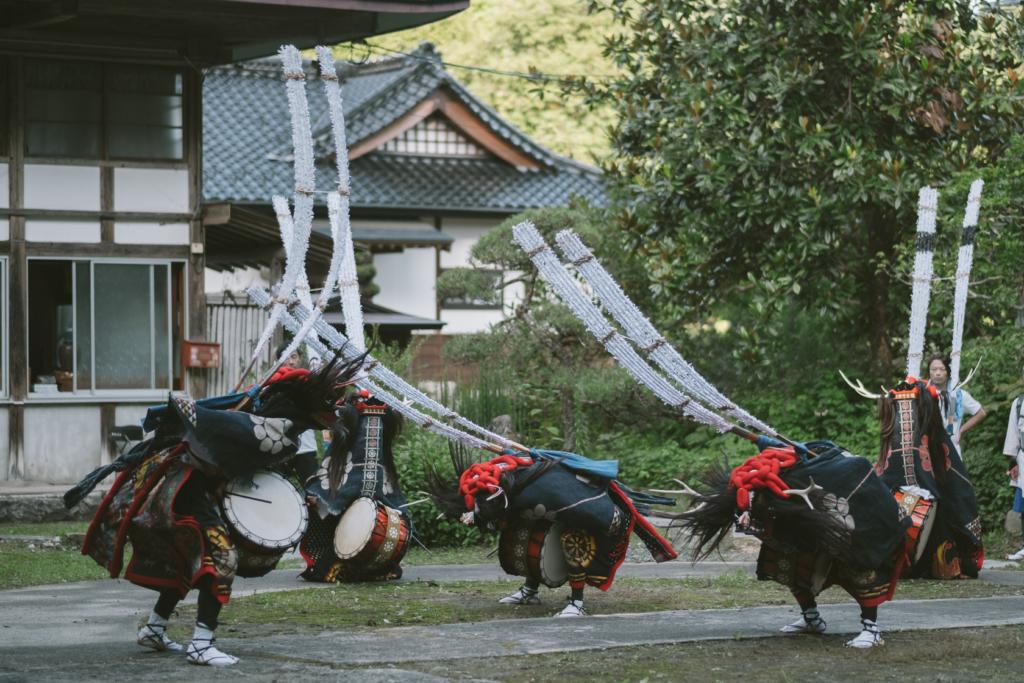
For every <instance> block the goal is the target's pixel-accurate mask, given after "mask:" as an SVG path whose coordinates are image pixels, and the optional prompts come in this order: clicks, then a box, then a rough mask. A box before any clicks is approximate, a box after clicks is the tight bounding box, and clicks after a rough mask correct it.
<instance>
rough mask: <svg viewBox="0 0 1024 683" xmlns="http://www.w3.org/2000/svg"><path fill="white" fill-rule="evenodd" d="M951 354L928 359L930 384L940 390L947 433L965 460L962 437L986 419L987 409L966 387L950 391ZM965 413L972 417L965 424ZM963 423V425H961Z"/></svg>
mask: <svg viewBox="0 0 1024 683" xmlns="http://www.w3.org/2000/svg"><path fill="white" fill-rule="evenodd" d="M949 363H950V359H949V356H945V355H941V354H936V355H934V356H931V357H930V358H929V359H928V377H929V379H930V382H929V384H931V385H932V386H933V387H935V388H936V389H938V391H939V407H940V408H941V410H942V422H943V424H944V425H945V426H946V433H947V434H949V436H950V438H951V439H952V440H953V443H954V444H955V445H956V451H957V454H958V455H959V456H960V459H961V460H963V457H964V454H963V448H962V447H961V446H960V439H961V438H962V437H963V435H964V434H966V433H967V432H968V431H969V430H971V429H973V428H974V427H975V425H977V424H978V423H979V422H981V421H982V420H984V419H985V409H984V408H982V407H981V404H980V403H978V401H977V400H976V399H975V398H974V397H973V396H971V395H970V394H969V393H967V390H966V389H957V390H956V391H955V392H953V393H952V394H950V392H949ZM965 415H969V416H970V419H968V420H967V423H966V424H963V419H964V416H965ZM961 425H962V426H961Z"/></svg>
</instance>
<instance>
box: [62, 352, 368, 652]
mask: <svg viewBox="0 0 1024 683" xmlns="http://www.w3.org/2000/svg"><path fill="white" fill-rule="evenodd" d="M361 361H362V359H360V360H359V361H358V362H356V363H349V364H345V363H343V362H341V361H340V360H339V359H335V360H334V361H332V362H331V363H328V364H326V365H324V366H322V367H321V368H319V369H317V370H316V371H314V372H312V373H311V372H309V371H308V370H294V369H291V368H286V369H282V370H280V371H278V372H277V373H276V374H275V375H274V376H273V377H272V378H271V379H270V380H269V381H268V382H267V383H266V384H265V386H264V388H263V390H262V391H261V392H260V394H259V396H258V397H257V399H256V401H255V402H254V403H253V404H252V406H251V407H250V408H249V409H248V412H241V411H229V410H223V409H220V410H218V409H216V406H214V407H207V406H209V405H211V404H210V403H209V402H207V403H206V406H204V405H203V403H200V402H196V401H192V400H190V399H184V398H178V397H174V396H172V397H171V399H170V401H169V402H168V405H167V406H162V407H161V408H160V409H152V410H150V412H149V415H148V416H147V420H146V425H145V426H146V428H147V431H149V430H155V436H154V437H153V438H152V439H150V440H148V441H145V442H143V443H142V444H139V446H137V447H136V448H135V449H133V451H132V452H131V453H128V454H125V455H124V456H121V457H120V458H118V460H116V461H115V462H114V463H111V464H110V465H107V466H105V467H100V468H98V469H97V470H95V471H94V472H93V473H92V474H90V475H89V476H88V477H87V478H86V479H85V480H83V481H82V482H81V483H80V484H79V485H78V486H76V487H75V488H74V489H72V490H71V491H69V492H68V493H67V494H65V497H64V498H65V504H66V505H67V506H68V507H69V508H70V507H73V506H74V505H75V504H76V503H77V502H79V501H80V500H81V499H82V498H84V497H85V496H86V495H88V493H89V492H90V491H91V490H92V489H93V488H94V487H95V486H96V484H97V483H98V482H99V481H100V480H102V479H103V478H104V477H106V476H108V475H109V474H111V473H113V472H120V473H121V474H120V475H119V476H118V478H117V480H116V481H115V482H114V485H113V486H112V487H111V489H110V493H108V494H107V496H106V498H104V500H103V502H102V503H101V504H100V507H99V509H98V510H97V511H96V514H95V516H94V518H93V521H92V524H91V525H90V527H89V532H88V534H87V535H86V539H85V543H84V544H83V546H82V553H83V554H85V555H89V556H90V557H92V558H93V559H94V560H95V561H96V563H97V564H99V565H100V566H101V567H104V568H106V569H107V570H109V571H110V576H111V578H118V577H119V576H120V574H121V570H122V567H123V565H124V562H123V559H124V545H125V542H126V541H128V540H130V541H131V544H132V558H131V561H130V562H129V564H128V568H127V570H126V571H125V578H126V579H128V580H129V581H130V582H132V583H134V584H136V585H139V586H143V587H145V588H149V589H152V590H155V591H158V592H159V593H160V598H159V600H157V603H156V606H155V607H154V608H153V612H152V614H151V615H150V617H149V621H148V623H147V624H146V625H145V626H144V627H143V628H142V630H141V631H140V632H139V635H138V643H139V645H142V646H143V647H148V648H152V649H154V650H160V651H172V652H177V651H181V649H182V647H181V645H179V644H177V643H175V642H173V641H171V640H170V639H169V638H168V637H167V636H166V634H165V629H166V624H167V620H168V619H169V618H170V616H171V613H172V611H173V610H174V608H175V606H176V605H177V604H178V602H179V601H180V600H181V599H182V598H183V597H185V595H186V594H187V593H188V592H189V590H191V589H193V588H195V589H196V590H198V591H199V613H198V618H197V620H196V629H195V634H194V635H193V638H192V642H191V643H190V644H189V646H188V651H187V656H188V661H189V662H190V663H192V664H202V665H208V666H230V665H232V664H236V663H237V662H238V659H237V658H235V657H232V656H231V655H228V654H225V653H223V652H221V651H220V650H218V649H217V648H215V647H213V645H212V642H213V632H214V630H215V629H216V628H217V618H218V615H219V613H220V610H221V607H222V606H223V605H224V604H226V603H227V602H228V600H229V598H230V596H231V585H232V583H233V581H234V578H235V576H236V575H238V576H243V577H245V576H262V575H264V574H266V573H267V572H269V571H270V570H271V569H273V568H274V566H276V564H277V561H278V560H279V559H280V558H281V556H282V555H283V552H284V550H283V549H273V548H271V549H267V548H264V547H260V544H259V543H258V542H257V543H253V540H252V538H251V537H250V536H246V535H245V533H244V529H245V527H244V514H243V513H244V510H242V509H240V507H243V506H241V505H239V503H242V504H248V505H250V506H251V507H254V508H257V509H256V510H254V511H255V512H256V513H257V514H256V517H257V518H265V517H266V513H265V511H264V510H262V509H258V508H262V506H264V505H267V504H269V505H273V506H274V508H273V510H274V512H273V514H272V515H271V517H274V525H275V526H276V525H278V524H282V523H284V521H285V518H286V517H288V516H289V515H291V514H292V513H295V514H294V515H292V516H294V517H296V518H298V519H299V523H298V524H297V525H295V526H296V527H297V528H295V529H293V530H291V531H292V535H291V536H290V537H289V538H287V539H285V540H284V542H285V543H290V544H291V545H294V544H295V543H297V542H298V540H299V537H300V536H301V534H302V533H303V532H304V531H305V524H304V521H305V514H304V507H303V506H302V496H301V494H300V493H299V492H298V491H296V490H295V489H294V486H291V484H288V483H287V482H286V481H285V480H284V479H283V478H280V477H279V475H272V474H269V473H267V472H266V470H267V469H269V468H272V467H273V466H275V465H277V464H279V463H282V462H285V461H287V460H289V459H290V458H292V457H293V456H294V455H295V453H296V450H297V449H298V444H299V434H301V433H302V432H303V431H305V430H307V429H320V428H322V427H324V426H326V427H329V428H331V429H332V430H333V431H334V432H335V433H342V431H343V429H344V427H343V426H342V425H341V424H340V420H339V419H338V417H337V416H336V415H335V413H334V410H335V403H336V402H337V401H339V400H340V399H341V397H342V395H343V394H344V391H345V387H346V385H347V384H348V383H350V382H351V381H352V380H353V377H354V375H355V374H356V372H357V370H358V367H359V365H360V364H361ZM229 398H231V399H233V400H232V402H233V403H234V402H237V400H238V396H231V397H229ZM216 400H217V399H215V400H214V401H216ZM221 407H223V406H221ZM275 477H277V479H275ZM257 478H258V479H259V486H258V488H256V487H253V486H252V483H253V481H254V479H257ZM275 487H277V488H275ZM288 487H290V491H289V488H288ZM242 490H246V493H244V494H243V493H241V491H242ZM275 490H277V491H280V492H281V494H282V495H281V496H279V497H272V495H271V494H273V493H274V492H275ZM236 498H237V499H238V501H237V502H236V500H235V499H236ZM229 502H230V503H231V505H229ZM296 506H297V507H296ZM261 513H262V514H261ZM236 515H237V517H238V518H236ZM239 518H242V520H241V522H240V520H239Z"/></svg>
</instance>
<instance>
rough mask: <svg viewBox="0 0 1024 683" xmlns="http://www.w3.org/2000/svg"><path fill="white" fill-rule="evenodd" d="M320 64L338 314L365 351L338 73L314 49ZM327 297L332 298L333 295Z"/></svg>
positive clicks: (325, 52)
mask: <svg viewBox="0 0 1024 683" xmlns="http://www.w3.org/2000/svg"><path fill="white" fill-rule="evenodd" d="M316 57H317V59H318V60H319V62H320V78H321V79H322V80H323V83H324V93H325V94H326V96H327V109H328V111H329V112H330V115H331V135H332V137H333V140H334V151H335V159H336V160H337V164H338V192H337V194H332V195H330V196H329V197H328V203H329V204H330V203H332V202H333V205H332V206H331V213H330V216H331V233H332V234H333V235H334V239H335V242H336V243H337V241H338V240H340V241H341V243H342V245H343V250H342V252H341V261H340V263H339V267H340V274H339V275H338V276H337V277H338V280H335V281H337V282H338V285H339V287H340V289H341V310H342V312H343V313H344V315H345V331H346V332H347V333H348V337H349V339H350V340H351V342H352V343H353V344H355V345H356V347H357V348H359V350H360V351H365V350H366V341H365V339H364V335H363V306H362V301H360V298H359V279H358V277H357V275H356V260H355V250H354V246H353V244H352V226H351V223H350V221H349V192H350V180H349V172H348V144H347V143H346V138H345V113H344V109H343V108H342V103H341V88H340V86H339V83H338V70H337V68H336V67H335V66H334V55H333V54H332V53H331V49H330V48H328V47H324V46H323V45H321V46H320V47H318V48H317V49H316ZM339 280H340V281H339ZM329 294H333V291H332V292H330V293H329Z"/></svg>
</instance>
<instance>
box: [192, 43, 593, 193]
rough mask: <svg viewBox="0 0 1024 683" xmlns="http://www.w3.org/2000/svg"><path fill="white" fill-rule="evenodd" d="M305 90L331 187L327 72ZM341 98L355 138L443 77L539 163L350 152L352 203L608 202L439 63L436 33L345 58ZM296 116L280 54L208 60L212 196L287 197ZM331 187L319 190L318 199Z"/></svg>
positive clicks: (585, 169)
mask: <svg viewBox="0 0 1024 683" xmlns="http://www.w3.org/2000/svg"><path fill="white" fill-rule="evenodd" d="M307 72H308V74H309V76H310V78H309V80H307V82H306V93H307V97H308V99H309V104H310V118H311V120H312V124H313V134H314V138H315V142H316V155H317V187H318V188H323V189H325V190H326V189H328V188H332V187H334V185H335V183H336V181H337V180H336V179H337V170H336V167H335V166H334V164H333V163H332V162H331V161H330V158H331V157H332V156H333V153H334V148H333V141H332V139H331V129H330V122H329V120H328V118H327V106H326V101H325V97H324V93H323V88H322V87H321V86H320V82H319V79H314V78H312V76H313V75H314V73H313V67H312V65H308V66H307ZM339 77H341V78H342V80H343V84H344V85H343V90H342V97H343V102H344V108H345V118H346V126H347V131H346V137H347V139H348V144H349V145H352V144H354V143H355V142H358V141H360V140H363V139H365V138H366V137H368V136H370V135H372V134H374V133H376V132H377V131H379V130H381V129H382V128H384V127H385V126H387V125H389V124H391V123H392V122H394V121H395V120H396V119H398V118H400V117H401V116H403V115H404V114H406V113H407V112H408V111H409V110H410V109H412V108H413V107H415V106H416V105H417V104H419V103H420V102H422V101H423V100H424V99H426V98H427V97H428V96H429V95H430V94H431V93H433V92H434V91H436V90H437V89H438V88H439V87H442V86H445V87H446V89H447V90H448V92H449V93H450V94H453V95H454V96H455V97H456V98H457V99H458V100H460V101H461V102H462V103H463V104H465V105H466V106H467V107H468V108H469V109H471V110H472V111H473V112H474V113H475V114H476V115H477V116H479V117H480V118H481V119H482V120H483V121H484V122H485V123H486V124H487V125H488V126H489V127H490V128H491V130H492V131H493V132H494V133H495V134H496V135H498V136H499V137H501V138H502V139H503V140H504V141H505V142H507V143H508V144H510V145H512V146H513V147H515V148H516V149H517V150H518V151H520V152H521V153H523V154H525V155H526V156H528V157H530V158H532V159H534V160H535V161H536V162H537V163H538V164H539V166H540V167H539V168H537V169H529V170H520V169H517V168H515V167H514V166H512V165H510V164H509V163H507V162H505V161H502V160H500V159H498V158H497V157H486V158H479V157H478V158H459V157H440V156H426V155H423V156H420V155H411V154H393V153H385V152H379V151H373V152H369V153H367V154H364V155H363V156H361V157H359V158H357V159H355V160H354V161H352V163H351V174H352V206H353V208H355V209H359V208H396V209H428V208H429V209H441V210H476V211H494V212H508V213H514V212H517V211H520V210H522V209H526V208H531V207H537V206H553V205H564V204H565V203H566V202H567V201H568V200H569V199H570V197H572V196H573V195H574V194H577V195H581V196H583V197H586V198H587V199H589V200H590V201H591V202H593V203H603V202H604V192H603V183H602V180H601V177H600V173H599V172H598V171H597V169H594V168H592V167H589V166H586V165H584V164H580V163H578V162H575V161H572V160H571V159H567V158H565V157H561V156H558V155H557V154H555V153H553V152H551V151H550V150H548V149H547V148H545V147H544V146H542V145H540V144H538V143H537V142H535V141H533V140H531V139H530V138H529V137H528V136H526V135H525V134H523V133H522V132H521V131H519V130H518V129H517V128H515V126H513V125H511V124H510V123H508V122H507V121H505V120H503V119H502V118H501V117H500V116H499V115H498V113H497V112H495V111H494V110H493V109H491V108H490V107H488V106H487V105H486V104H484V103H483V102H481V101H480V100H479V99H478V98H476V97H475V96H473V95H472V93H470V92H469V91H468V90H466V88H465V87H464V86H463V85H462V84H461V83H459V82H458V81H457V80H455V79H454V78H453V77H452V76H451V75H450V74H449V73H448V72H447V71H445V70H444V67H443V66H442V65H441V64H440V63H439V61H438V58H437V54H436V53H435V52H434V51H433V47H432V46H430V45H429V44H425V45H423V46H421V47H420V48H419V49H418V50H416V51H414V52H413V53H411V54H410V55H409V56H402V57H394V58H386V59H380V60H375V61H373V62H370V63H368V64H363V65H355V64H343V65H342V66H341V67H340V68H339ZM290 126H291V123H290V115H289V112H288V101H287V98H286V96H285V88H284V78H283V76H282V73H281V68H280V63H279V61H278V60H277V59H265V60H259V61H255V62H244V63H240V64H234V65H229V66H223V67H216V68H213V69H209V70H208V71H207V72H206V80H205V82H204V86H203V195H204V201H206V202H216V201H231V202H239V203H245V204H269V203H270V198H271V197H272V196H273V195H274V194H279V195H283V196H290V195H291V194H292V188H293V187H294V179H293V175H292V164H291V151H292V150H291V127H290ZM323 197H324V195H317V201H318V203H319V204H323V203H325V200H324V198H323Z"/></svg>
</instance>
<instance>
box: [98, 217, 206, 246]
mask: <svg viewBox="0 0 1024 683" xmlns="http://www.w3.org/2000/svg"><path fill="white" fill-rule="evenodd" d="M114 241H115V242H117V243H118V244H188V243H189V231H188V223H139V222H134V221H133V222H127V221H117V222H115V223H114Z"/></svg>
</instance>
